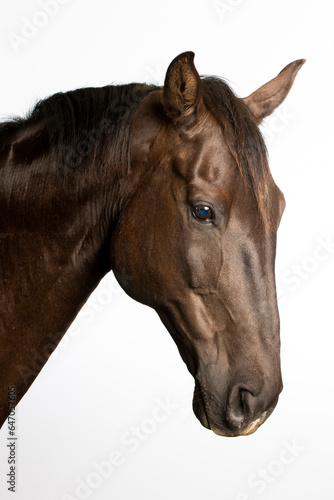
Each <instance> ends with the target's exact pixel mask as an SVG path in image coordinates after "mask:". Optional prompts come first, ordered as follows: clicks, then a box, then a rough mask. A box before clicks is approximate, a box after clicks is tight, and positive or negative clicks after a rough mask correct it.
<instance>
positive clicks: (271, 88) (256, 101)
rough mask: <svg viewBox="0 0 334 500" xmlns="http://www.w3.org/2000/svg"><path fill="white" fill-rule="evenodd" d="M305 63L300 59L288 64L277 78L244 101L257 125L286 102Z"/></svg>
mask: <svg viewBox="0 0 334 500" xmlns="http://www.w3.org/2000/svg"><path fill="white" fill-rule="evenodd" d="M304 62H305V59H298V60H297V61H294V62H292V63H290V64H288V65H287V66H286V67H285V68H284V69H283V70H282V71H281V72H280V73H279V74H278V75H277V76H276V78H273V80H270V82H268V83H266V84H265V85H262V87H260V88H259V89H257V90H256V91H255V92H253V93H252V94H251V95H249V96H248V97H246V98H244V99H243V101H244V102H245V103H246V104H247V106H248V107H249V108H250V110H251V111H252V113H253V115H254V116H255V119H256V122H257V124H260V123H261V122H262V120H263V118H265V117H266V116H268V115H270V114H271V113H272V112H273V111H274V109H276V108H277V106H279V105H280V104H281V103H282V102H283V101H284V99H285V98H286V96H287V95H288V93H289V91H290V89H291V87H292V84H293V82H294V80H295V78H296V75H297V73H298V71H299V70H300V68H301V67H302V66H303V64H304Z"/></svg>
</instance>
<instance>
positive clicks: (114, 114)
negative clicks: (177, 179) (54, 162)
mask: <svg viewBox="0 0 334 500" xmlns="http://www.w3.org/2000/svg"><path fill="white" fill-rule="evenodd" d="M155 88H156V87H154V86H149V85H145V84H136V83H132V84H127V85H108V86H106V87H101V88H82V89H77V90H73V91H68V92H60V93H57V94H54V95H52V96H50V97H48V98H46V99H43V100H41V101H39V102H38V103H37V104H36V106H35V107H34V108H33V110H32V111H31V112H30V113H29V114H28V116H27V117H26V118H14V119H12V120H10V121H7V122H3V123H0V154H1V152H4V151H5V150H6V146H7V147H8V146H9V145H10V144H12V145H13V148H14V151H15V157H16V158H20V151H21V150H22V154H23V153H24V154H25V155H26V154H27V150H28V152H29V151H30V152H31V155H32V156H33V157H34V159H36V158H38V157H39V156H42V155H44V154H46V153H49V154H53V155H54V154H56V157H57V159H58V160H59V161H60V162H61V165H62V167H63V168H67V167H68V168H69V169H74V168H76V167H79V166H80V165H81V164H83V163H85V162H86V161H87V160H88V158H92V157H93V158H95V157H96V155H97V154H99V155H103V154H105V153H106V149H107V148H108V147H109V146H110V140H108V138H110V137H113V141H112V142H113V157H114V158H113V161H115V162H116V163H117V164H119V163H122V164H124V162H127V157H128V144H129V136H130V129H131V123H132V119H133V116H134V114H135V112H136V110H137V108H138V106H139V104H140V102H141V100H142V99H143V98H144V97H145V96H146V95H147V94H148V93H149V92H151V91H152V90H154V89H155ZM107 153H108V152H107ZM100 157H101V158H102V156H100ZM108 157H109V158H110V151H109V154H108ZM27 160H28V163H29V159H27V158H25V161H27ZM31 161H32V160H31Z"/></svg>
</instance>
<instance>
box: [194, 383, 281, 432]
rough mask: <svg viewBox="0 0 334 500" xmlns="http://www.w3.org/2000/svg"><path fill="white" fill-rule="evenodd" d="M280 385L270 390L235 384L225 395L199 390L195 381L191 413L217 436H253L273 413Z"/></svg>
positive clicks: (198, 385)
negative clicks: (257, 390)
mask: <svg viewBox="0 0 334 500" xmlns="http://www.w3.org/2000/svg"><path fill="white" fill-rule="evenodd" d="M282 387H283V386H282V384H280V385H279V388H278V389H277V390H274V391H272V390H271V391H270V390H269V389H268V388H266V387H264V388H262V390H260V391H259V392H255V391H254V390H253V388H246V387H245V386H242V385H240V384H237V385H235V386H234V387H232V388H231V389H230V390H227V392H226V394H222V395H220V396H218V394H217V393H213V392H208V391H207V390H203V389H202V388H201V385H200V383H199V382H198V381H196V385H195V392H194V399H193V410H194V413H195V415H196V417H197V418H198V419H199V421H200V422H201V424H202V425H203V426H204V427H206V428H207V429H210V430H212V431H213V432H214V433H215V434H218V435H219V436H226V437H237V436H247V435H250V434H253V433H254V432H255V431H256V430H257V429H258V428H259V427H260V425H262V424H263V423H264V422H265V420H267V418H268V417H269V416H270V415H271V413H272V412H273V410H274V408H275V406H276V404H277V401H278V398H279V393H280V392H281V390H282Z"/></svg>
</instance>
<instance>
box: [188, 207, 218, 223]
mask: <svg viewBox="0 0 334 500" xmlns="http://www.w3.org/2000/svg"><path fill="white" fill-rule="evenodd" d="M193 216H194V217H195V218H196V219H199V220H203V221H212V220H213V219H214V213H213V210H212V208H210V207H208V206H207V205H194V206H193Z"/></svg>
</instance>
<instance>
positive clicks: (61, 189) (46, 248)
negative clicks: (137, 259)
mask: <svg viewBox="0 0 334 500" xmlns="http://www.w3.org/2000/svg"><path fill="white" fill-rule="evenodd" d="M121 111H122V112H124V114H125V115H126V114H127V113H128V110H127V107H126V106H125V105H124V106H123V108H121ZM117 116H118V118H119V117H120V110H119V109H118V110H117ZM113 118H114V116H113V114H112V113H111V114H110V116H109V119H108V120H107V121H104V122H103V123H102V121H101V122H100V123H101V127H104V126H105V127H106V130H102V128H100V129H98V128H97V126H96V124H94V125H93V128H91V129H90V130H89V129H87V130H86V131H85V133H86V143H85V144H84V145H83V146H86V150H85V149H84V148H82V153H81V157H80V154H79V149H78V148H79V142H78V141H80V140H81V141H82V140H83V139H82V134H81V135H80V134H79V137H72V138H71V142H70V146H69V144H67V146H66V148H65V149H64V148H61V144H52V143H51V142H52V141H51V139H50V137H49V135H50V134H49V131H47V132H45V127H44V119H43V120H42V121H41V123H39V122H38V120H37V122H36V121H35V122H34V123H32V124H31V125H29V124H28V126H26V127H23V128H22V127H21V129H19V130H18V131H16V132H15V134H14V136H13V134H12V140H11V143H10V145H9V146H10V147H8V148H7V149H6V147H4V148H3V151H2V152H3V155H2V158H3V160H2V162H1V166H0V169H1V175H2V187H1V193H0V194H1V196H0V213H1V214H2V215H1V219H0V235H1V239H0V331H1V335H0V379H1V388H0V407H1V408H2V410H1V408H0V420H1V419H2V420H4V418H6V406H7V394H6V391H5V388H7V387H9V386H10V385H16V387H17V400H19V399H20V398H21V397H22V396H23V394H24V393H25V392H26V391H27V389H28V388H29V386H30V385H31V384H32V382H33V380H34V379H35V377H36V376H37V375H38V373H39V371H40V370H41V369H42V367H43V365H44V363H45V362H46V361H47V359H48V357H49V356H50V354H51V352H52V351H53V350H54V349H55V347H56V346H57V344H58V342H59V341H60V339H61V338H62V336H63V335H64V333H65V332H66V330H67V328H68V327H69V325H70V324H71V322H72V321H73V319H74V318H75V316H76V314H77V313H78V311H79V310H80V308H81V307H82V305H83V303H84V302H85V301H86V300H87V298H88V296H89V295H90V293H91V292H92V291H93V290H94V288H95V287H96V286H97V284H98V282H99V281H100V279H101V278H102V277H103V275H104V274H106V272H108V271H109V269H110V260H109V241H110V237H111V234H112V231H113V226H114V224H115V223H116V221H117V215H118V213H119V210H120V207H121V206H122V203H123V202H124V200H125V199H126V197H127V195H128V192H129V191H130V190H131V188H132V187H133V186H131V185H130V186H129V187H128V188H126V179H127V170H128V164H127V162H126V161H124V162H123V163H122V159H124V157H126V152H127V145H126V144H125V143H124V144H123V145H121V146H120V142H119V141H120V140H121V138H120V137H119V130H117V129H113ZM101 120H102V118H101ZM125 131H126V130H125V129H124V130H123V132H124V133H125ZM43 134H44V135H43ZM48 134H49V135H48ZM128 136H129V134H128ZM41 137H44V141H42V142H43V144H47V149H46V147H45V146H43V148H44V149H41V148H42V147H41V145H40V140H41ZM89 148H90V151H89V153H87V151H88V150H89ZM85 151H86V152H85ZM64 152H65V157H64ZM4 153H5V154H4ZM66 155H67V156H66ZM64 158H65V162H64ZM135 178H136V176H135ZM130 184H131V183H130ZM13 336H15V342H13ZM1 391H4V392H3V393H2V392H1ZM1 412H2V415H1ZM0 425H1V421H0Z"/></svg>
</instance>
